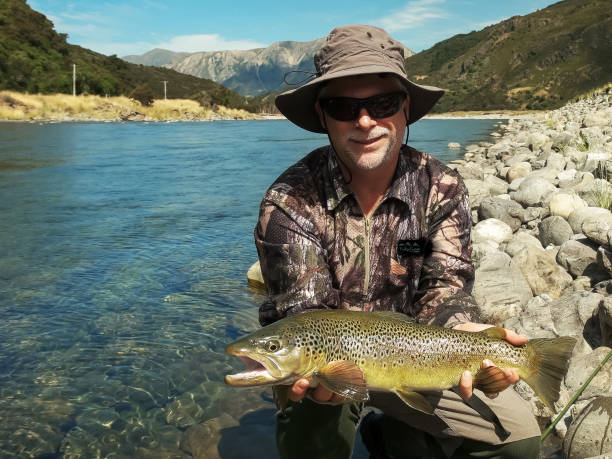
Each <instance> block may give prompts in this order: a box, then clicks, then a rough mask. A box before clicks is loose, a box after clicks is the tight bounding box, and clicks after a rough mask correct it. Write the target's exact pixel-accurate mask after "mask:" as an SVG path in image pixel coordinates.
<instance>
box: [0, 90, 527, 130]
mask: <svg viewBox="0 0 612 459" xmlns="http://www.w3.org/2000/svg"><path fill="white" fill-rule="evenodd" d="M534 113H538V112H533V111H531V112H530V111H517V110H495V111H471V112H468V111H464V112H450V113H439V114H434V115H427V116H426V118H428V119H516V118H524V117H528V116H531V115H533V114H534ZM282 119H285V117H284V116H283V115H280V114H265V113H264V114H255V113H251V112H247V111H246V110H237V109H231V108H227V107H223V106H218V107H215V108H214V109H210V108H206V107H202V106H201V105H200V104H198V103H197V102H196V101H193V100H190V99H168V100H155V101H153V103H152V104H151V105H150V106H145V105H142V104H141V103H140V102H138V101H136V100H134V99H129V98H127V97H101V96H92V95H79V96H71V95H67V94H24V93H19V92H15V91H0V121H21V122H24V121H25V122H59V121H66V122H70V121H97V122H104V121H107V122H112V121H148V122H156V121H157V122H168V121H169V122H172V121H214V120H282Z"/></svg>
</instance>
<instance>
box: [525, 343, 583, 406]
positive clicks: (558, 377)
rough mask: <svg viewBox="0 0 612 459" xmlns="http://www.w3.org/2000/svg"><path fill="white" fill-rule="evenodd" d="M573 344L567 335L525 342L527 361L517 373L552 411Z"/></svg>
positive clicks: (557, 398)
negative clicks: (527, 354) (523, 367)
mask: <svg viewBox="0 0 612 459" xmlns="http://www.w3.org/2000/svg"><path fill="white" fill-rule="evenodd" d="M575 344H576V340H575V339H574V338H570V337H568V336H564V337H561V338H539V339H532V340H529V341H528V342H527V348H528V349H529V350H530V352H529V354H530V358H529V363H528V366H527V368H525V369H524V371H520V372H519V374H520V375H521V377H522V378H523V379H524V380H525V382H526V383H527V384H529V386H530V387H531V388H532V389H533V390H534V392H535V393H536V395H537V396H538V397H539V398H540V399H541V400H542V402H544V405H546V406H547V407H548V408H550V409H551V410H552V411H555V402H556V401H557V400H559V391H560V389H561V381H562V380H563V378H564V377H565V374H566V373H567V369H568V367H569V360H570V357H571V355H572V350H573V349H574V345H575ZM522 373H525V374H522Z"/></svg>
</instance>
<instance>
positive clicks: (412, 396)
mask: <svg viewBox="0 0 612 459" xmlns="http://www.w3.org/2000/svg"><path fill="white" fill-rule="evenodd" d="M392 392H393V393H394V394H395V395H397V396H398V397H399V398H401V399H402V401H403V402H404V403H405V404H406V405H408V406H409V407H411V408H414V409H415V410H418V411H422V412H423V413H425V414H434V410H433V408H432V406H431V404H430V403H429V402H428V401H427V399H426V398H425V397H424V396H423V395H421V394H419V393H418V392H415V391H413V390H410V389H407V388H401V389H393V391H392Z"/></svg>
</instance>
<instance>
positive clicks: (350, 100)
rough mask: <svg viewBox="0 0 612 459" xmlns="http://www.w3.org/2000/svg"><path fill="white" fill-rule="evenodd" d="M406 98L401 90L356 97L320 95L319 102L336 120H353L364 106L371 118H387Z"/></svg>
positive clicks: (395, 111) (394, 112)
mask: <svg viewBox="0 0 612 459" xmlns="http://www.w3.org/2000/svg"><path fill="white" fill-rule="evenodd" d="M405 100H406V93H405V92H402V91H398V92H388V93H385V94H377V95H375V96H371V97H366V98H365V99H357V98H354V97H321V98H320V99H319V104H320V105H321V108H322V109H323V110H325V112H326V113H327V114H328V115H329V116H331V117H332V118H334V119H335V120H338V121H354V120H356V119H357V118H358V117H359V113H360V112H361V109H362V108H365V109H366V111H367V112H368V115H370V117H371V118H387V117H389V116H391V115H395V114H396V113H397V112H398V111H399V109H400V108H401V107H402V104H403V103H404V101H405Z"/></svg>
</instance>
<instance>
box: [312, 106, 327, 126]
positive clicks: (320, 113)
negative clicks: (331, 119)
mask: <svg viewBox="0 0 612 459" xmlns="http://www.w3.org/2000/svg"><path fill="white" fill-rule="evenodd" d="M315 111H316V112H317V116H318V117H319V122H320V123H321V126H323V129H325V130H326V131H327V123H326V121H325V115H324V114H323V110H322V109H321V104H320V103H319V100H317V101H316V102H315Z"/></svg>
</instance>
